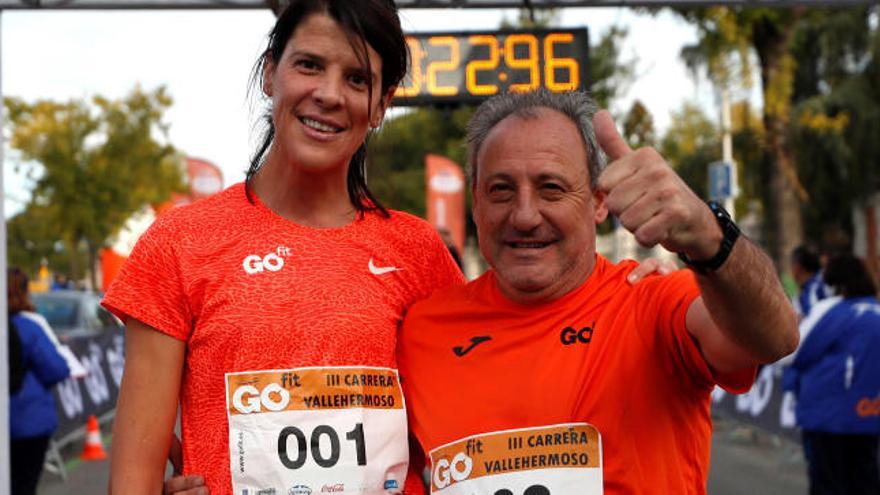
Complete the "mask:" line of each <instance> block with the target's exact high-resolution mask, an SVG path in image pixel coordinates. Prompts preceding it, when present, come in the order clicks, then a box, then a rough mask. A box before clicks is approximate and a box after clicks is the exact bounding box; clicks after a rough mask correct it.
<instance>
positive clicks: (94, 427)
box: [79, 414, 107, 461]
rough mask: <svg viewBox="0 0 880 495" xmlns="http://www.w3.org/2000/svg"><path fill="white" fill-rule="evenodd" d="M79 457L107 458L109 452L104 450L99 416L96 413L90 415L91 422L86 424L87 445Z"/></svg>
mask: <svg viewBox="0 0 880 495" xmlns="http://www.w3.org/2000/svg"><path fill="white" fill-rule="evenodd" d="M79 458H80V460H83V461H101V460H104V459H106V458H107V452H104V444H103V443H102V442H101V430H100V429H99V428H98V418H96V417H95V415H94V414H93V415H91V416H89V422H88V423H87V424H86V445H85V447H83V451H82V454H80V455H79Z"/></svg>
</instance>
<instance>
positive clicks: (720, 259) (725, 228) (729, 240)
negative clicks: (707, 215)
mask: <svg viewBox="0 0 880 495" xmlns="http://www.w3.org/2000/svg"><path fill="white" fill-rule="evenodd" d="M707 205H708V206H709V209H710V210H712V216H713V217H715V221H716V222H718V226H719V227H721V234H722V237H721V246H720V247H719V248H718V252H717V253H715V256H713V257H711V258H709V259H707V260H693V259H691V258H690V257H689V256H688V255H686V254H684V253H678V257H679V259H681V261H683V262H684V264H685V265H687V266H688V267H689V268H690V269H692V270H694V271H695V272H697V273H701V274H704V275H705V274H707V273H710V272H714V271H716V270H718V269H719V268H721V265H723V264H724V262H725V261H727V258H728V257H729V256H730V253H731V252H732V251H733V245H734V244H735V243H736V240H737V239H739V236H740V231H739V227H737V226H736V223H734V221H733V219H732V218H730V214H729V213H727V210H725V209H724V207H723V206H721V205H720V204H719V203H717V202H715V201H709V202H708V203H707Z"/></svg>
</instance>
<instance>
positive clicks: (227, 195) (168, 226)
mask: <svg viewBox="0 0 880 495" xmlns="http://www.w3.org/2000/svg"><path fill="white" fill-rule="evenodd" d="M246 202H247V196H246V195H245V190H244V183H238V184H234V185H232V186H229V187H228V188H226V189H224V190H222V191H220V192H218V193H216V194H213V195H211V196H208V197H207V198H202V199H200V200H198V201H195V202H193V203H190V204H186V205H180V206H173V207H171V208H169V209H167V210H164V211H162V212H161V213H159V215H158V216H157V217H156V221H155V222H154V223H153V226H152V227H151V228H152V229H154V230H160V231H161V230H170V231H172V232H177V233H180V232H181V231H184V232H186V231H190V230H193V229H197V230H202V229H205V228H207V227H208V226H210V228H211V229H212V230H215V229H217V228H218V227H222V226H223V225H224V224H232V225H235V224H237V223H238V221H239V220H238V218H237V216H238V215H240V213H241V211H242V210H243V208H242V206H244V205H245V204H246Z"/></svg>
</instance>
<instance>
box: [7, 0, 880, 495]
mask: <svg viewBox="0 0 880 495" xmlns="http://www.w3.org/2000/svg"><path fill="white" fill-rule="evenodd" d="M355 1H356V0H355ZM395 2H396V3H397V6H398V7H399V8H401V9H446V8H457V9H501V8H525V9H527V10H528V11H529V13H530V14H531V15H532V17H533V18H534V9H545V8H567V7H667V6H674V7H703V6H710V5H729V6H738V7H788V6H809V7H830V6H834V7H843V6H854V5H872V4H878V3H880V0H715V1H708V0H395ZM286 3H287V2H286V0H0V23H2V16H3V11H4V10H134V9H141V10H144V9H147V10H173V9H178V10H179V9H202V10H229V9H233V10H234V9H270V10H272V11H273V12H275V13H276V14H277V13H278V12H280V10H281V9H282V8H283V7H284V6H285V5H286ZM0 43H2V30H0ZM2 71H3V62H2V58H0V75H2ZM0 80H2V77H0ZM2 101H3V88H2V86H0V164H3V163H4V162H3V150H4V148H5V142H4V141H5V136H4V135H3V134H2V129H3V126H4V120H3V116H4V110H3V106H2ZM3 187H4V184H3V174H2V173H0V218H2V219H4V221H3V222H2V223H0V273H5V272H6V268H7V263H6V221H5V218H6V213H5V208H4V204H5V196H6V195H5V189H3ZM0 294H6V276H5V275H4V276H2V277H0ZM6 312H7V300H6V297H0V314H5V313H6ZM0 329H2V333H0V335H2V337H0V495H8V494H9V492H10V478H9V474H10V473H9V455H7V453H8V452H9V429H8V428H7V427H6V425H8V424H9V367H8V365H6V364H5V363H8V349H7V338H6V332H8V331H9V329H8V328H7V318H0Z"/></svg>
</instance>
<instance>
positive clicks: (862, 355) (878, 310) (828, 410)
mask: <svg viewBox="0 0 880 495" xmlns="http://www.w3.org/2000/svg"><path fill="white" fill-rule="evenodd" d="M824 280H825V283H826V284H827V285H829V286H830V287H831V288H832V289H833V290H834V293H835V294H836V295H837V296H838V297H834V298H831V299H828V300H826V301H823V303H821V304H818V305H816V306H815V307H814V308H813V310H812V313H811V314H810V315H809V317H808V318H807V320H805V321H804V322H803V323H802V326H806V327H808V328H803V330H804V333H803V335H804V337H803V340H802V342H801V346H800V348H799V349H798V351H797V355H796V357H795V359H794V362H793V363H792V365H791V368H790V369H789V370H787V371H786V375H785V382H786V386H787V388H790V389H791V390H793V391H794V392H795V394H796V396H797V406H796V409H795V414H796V417H797V423H798V425H799V426H800V427H801V429H802V434H803V442H804V453H805V456H806V458H807V462H808V465H809V466H808V474H809V479H810V494H811V495H818V494H847V495H858V494H872V495H876V494H880V473H878V471H880V470H878V457H877V450H878V441H880V301H878V300H877V297H876V293H877V287H876V285H875V282H874V280H873V278H872V277H871V274H870V273H869V272H868V270H867V268H866V267H865V265H864V264H863V263H862V261H861V260H859V259H858V258H856V257H854V256H852V255H841V256H837V257H835V258H832V259H831V261H829V263H828V266H827V267H826V268H825V273H824Z"/></svg>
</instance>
